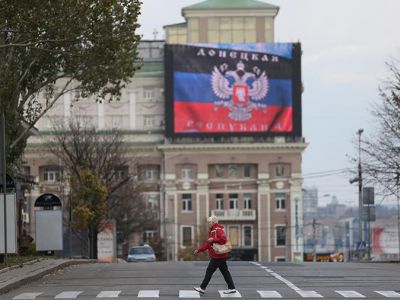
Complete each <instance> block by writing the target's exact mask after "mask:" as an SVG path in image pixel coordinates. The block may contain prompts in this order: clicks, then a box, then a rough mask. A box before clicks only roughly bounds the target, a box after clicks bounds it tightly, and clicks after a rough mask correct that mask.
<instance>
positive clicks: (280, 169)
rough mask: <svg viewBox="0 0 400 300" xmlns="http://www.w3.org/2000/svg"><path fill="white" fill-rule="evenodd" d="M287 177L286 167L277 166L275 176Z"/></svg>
mask: <svg viewBox="0 0 400 300" xmlns="http://www.w3.org/2000/svg"><path fill="white" fill-rule="evenodd" d="M284 175H285V166H284V165H276V166H275V176H276V177H283V176H284Z"/></svg>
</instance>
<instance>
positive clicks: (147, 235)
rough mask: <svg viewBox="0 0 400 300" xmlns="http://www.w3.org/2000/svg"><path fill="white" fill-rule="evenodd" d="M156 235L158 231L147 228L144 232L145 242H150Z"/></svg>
mask: <svg viewBox="0 0 400 300" xmlns="http://www.w3.org/2000/svg"><path fill="white" fill-rule="evenodd" d="M155 235H156V231H155V230H145V231H144V232H143V242H144V243H148V242H150V241H151V240H152V239H153V238H154V237H155Z"/></svg>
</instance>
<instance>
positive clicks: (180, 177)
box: [25, 0, 306, 261]
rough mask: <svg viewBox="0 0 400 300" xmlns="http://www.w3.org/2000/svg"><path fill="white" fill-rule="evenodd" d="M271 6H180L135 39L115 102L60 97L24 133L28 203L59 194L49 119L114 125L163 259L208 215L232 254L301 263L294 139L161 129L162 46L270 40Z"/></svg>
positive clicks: (219, 0) (247, 0)
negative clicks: (159, 26) (133, 65)
mask: <svg viewBox="0 0 400 300" xmlns="http://www.w3.org/2000/svg"><path fill="white" fill-rule="evenodd" d="M278 11H279V8H278V7H276V6H273V5H270V4H267V3H264V2H260V1H254V0H235V1H232V0H208V1H204V2H201V3H198V4H195V5H192V6H188V7H185V8H183V9H182V15H183V17H184V19H185V20H184V22H183V23H179V24H174V25H166V26H165V27H164V28H165V32H166V40H165V41H159V40H154V41H142V42H141V48H140V55H141V56H142V57H143V58H144V66H143V68H142V69H141V70H140V71H139V72H138V73H137V74H136V75H135V78H133V80H132V82H131V83H130V84H129V85H128V86H127V87H126V88H125V89H124V90H123V91H122V98H121V101H119V102H111V103H95V102H94V101H93V99H84V100H82V101H79V102H74V95H73V94H72V93H69V94H66V95H65V96H64V98H63V99H62V100H61V101H59V102H58V104H57V105H56V107H54V109H52V111H51V112H49V114H48V115H47V116H45V117H44V118H43V119H42V120H41V121H40V122H39V123H38V124H37V127H38V129H39V130H40V131H41V133H42V134H41V135H40V136H37V137H32V138H30V139H29V144H28V147H27V150H26V154H25V161H26V162H27V164H26V171H27V173H28V172H29V174H30V175H32V176H35V177H36V178H37V182H38V185H37V186H36V188H34V189H33V190H32V191H31V193H30V194H29V195H28V196H29V197H30V199H35V198H36V197H37V196H38V195H40V194H41V193H43V192H45V191H51V192H54V193H58V194H60V191H64V189H63V188H61V183H60V182H58V178H59V174H60V172H61V171H62V166H60V165H59V163H58V161H57V160H55V159H54V158H52V157H51V156H48V155H45V152H46V149H45V144H44V141H45V138H46V134H48V133H49V131H50V130H51V128H52V120H54V119H57V120H58V121H60V120H61V121H65V122H68V120H69V119H70V118H71V116H75V117H76V116H79V117H80V118H83V119H85V120H86V121H87V122H89V123H90V124H92V125H93V126H95V127H96V128H97V129H98V130H104V131H107V130H109V129H112V128H118V129H120V130H122V131H123V132H124V136H125V140H126V142H127V143H128V144H129V147H130V151H131V155H132V156H134V157H140V160H139V162H138V164H137V165H134V166H130V168H134V169H135V170H140V174H144V175H143V176H141V177H140V178H139V180H142V181H144V182H147V183H149V184H150V186H152V188H151V189H147V190H146V192H145V194H146V195H144V196H145V199H147V200H148V201H149V202H151V203H152V204H153V207H154V209H155V210H159V212H160V215H159V218H160V222H159V224H155V225H154V227H153V228H147V229H146V230H145V233H144V237H145V239H146V237H152V236H154V235H159V236H161V237H162V238H163V240H164V241H165V244H164V245H165V248H166V249H165V250H166V253H167V256H168V259H170V260H178V259H179V253H180V250H182V249H185V248H186V247H188V246H190V245H192V244H196V243H198V242H200V241H198V240H197V238H198V236H199V233H200V231H201V229H202V228H205V221H206V218H207V217H208V216H210V215H211V214H214V215H216V216H217V217H218V218H219V220H220V223H221V224H222V225H223V226H225V229H226V232H227V235H228V237H229V239H230V241H231V243H232V245H233V248H234V252H233V253H232V255H233V256H234V257H236V258H238V259H250V260H260V261H261V260H262V261H301V260H302V259H303V236H302V228H303V218H302V216H303V205H302V189H301V185H302V180H301V178H302V175H301V157H302V152H303V151H304V149H305V148H306V143H305V142H304V139H303V138H302V137H301V136H290V135H279V134H276V135H269V136H251V135H244V136H240V135H238V136H230V135H221V136H218V135H215V134H214V135H213V136H195V135H192V136H182V137H177V136H170V135H167V134H166V125H168V124H166V123H168V120H167V119H168V117H169V116H168V111H169V108H168V107H165V105H166V104H165V103H166V102H165V88H166V86H165V85H164V71H165V70H164V63H163V59H164V53H163V51H164V44H165V43H167V44H203V45H204V44H208V43H214V44H218V43H239V44H243V43H245V44H253V43H273V42H274V19H275V17H276V16H277V14H278ZM71 104H73V105H71ZM165 112H167V113H165ZM299 121H300V122H301V120H299ZM64 192H65V191H64ZM64 192H63V193H64ZM32 201H33V200H31V203H32ZM32 211H33V208H32V205H31V214H30V215H32ZM30 229H31V232H32V231H33V230H34V220H32V219H30ZM138 242H140V241H139V240H137V239H136V240H135V239H133V240H131V244H133V243H138Z"/></svg>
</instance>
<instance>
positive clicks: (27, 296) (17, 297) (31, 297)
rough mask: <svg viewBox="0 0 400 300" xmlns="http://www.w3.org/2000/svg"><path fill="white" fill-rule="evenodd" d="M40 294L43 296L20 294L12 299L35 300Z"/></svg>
mask: <svg viewBox="0 0 400 300" xmlns="http://www.w3.org/2000/svg"><path fill="white" fill-rule="evenodd" d="M41 294H43V293H23V294H20V295H18V296H15V297H14V298H13V299H21V300H22V299H24V300H25V299H26V300H27V299H36V297H37V296H39V295H41Z"/></svg>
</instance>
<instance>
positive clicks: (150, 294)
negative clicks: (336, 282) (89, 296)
mask: <svg viewBox="0 0 400 300" xmlns="http://www.w3.org/2000/svg"><path fill="white" fill-rule="evenodd" d="M218 292H219V295H220V297H221V298H242V295H241V294H240V292H239V291H237V292H236V293H233V294H224V292H225V290H219V291H218ZM295 292H296V293H298V294H299V295H300V296H301V297H302V298H324V296H323V295H321V294H319V293H318V292H316V291H304V290H300V289H299V290H295ZM335 292H336V293H337V294H339V295H341V296H342V297H343V298H352V299H355V298H366V296H364V295H363V294H361V293H359V292H357V291H348V290H340V291H335ZM374 292H375V293H377V294H379V295H381V296H382V297H385V298H399V299H400V293H399V292H396V291H374ZM82 293H83V292H82V291H64V292H61V293H59V294H57V295H56V296H55V297H54V299H76V298H80V294H82ZM257 293H258V294H259V295H260V298H271V299H272V298H275V299H277V298H285V297H284V295H282V294H281V293H279V292H278V291H274V290H257ZM42 294H43V292H37V293H36V292H35V293H33V292H32V293H22V294H19V295H17V296H15V297H14V298H12V299H13V300H35V299H38V298H40V297H39V296H40V295H42ZM120 294H121V291H100V293H99V294H98V295H97V296H96V298H118V297H120ZM47 297H48V298H51V297H52V296H47ZM377 297H378V296H377ZM138 298H160V290H140V291H139V293H138ZM179 298H201V295H200V294H199V293H198V292H196V291H194V290H179ZM244 298H246V295H244ZM0 299H2V298H1V297H0Z"/></svg>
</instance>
